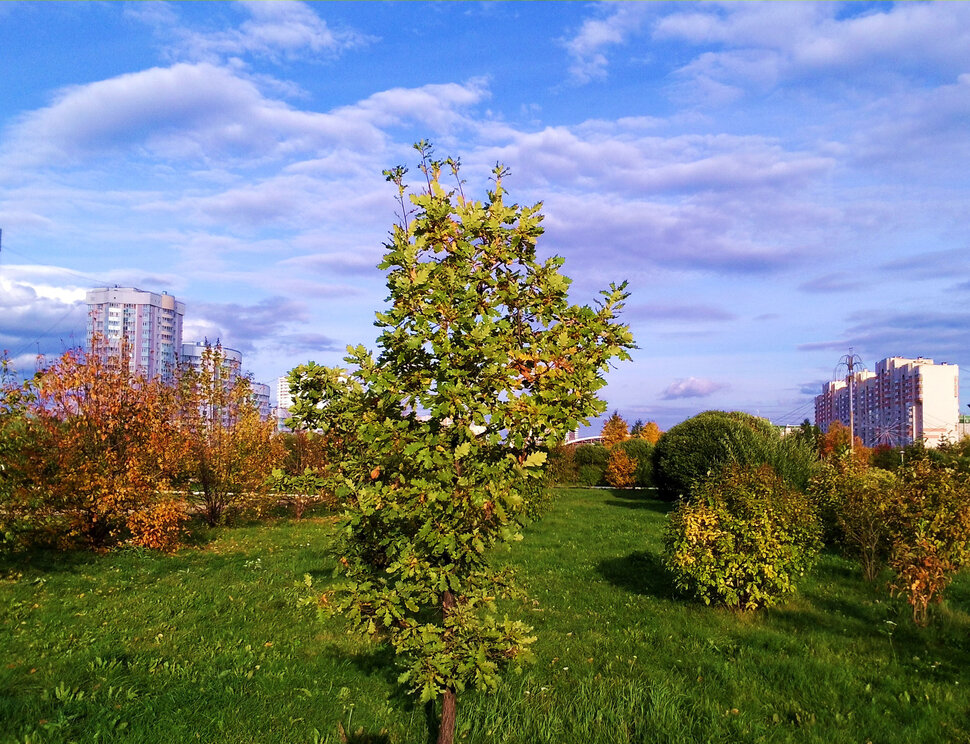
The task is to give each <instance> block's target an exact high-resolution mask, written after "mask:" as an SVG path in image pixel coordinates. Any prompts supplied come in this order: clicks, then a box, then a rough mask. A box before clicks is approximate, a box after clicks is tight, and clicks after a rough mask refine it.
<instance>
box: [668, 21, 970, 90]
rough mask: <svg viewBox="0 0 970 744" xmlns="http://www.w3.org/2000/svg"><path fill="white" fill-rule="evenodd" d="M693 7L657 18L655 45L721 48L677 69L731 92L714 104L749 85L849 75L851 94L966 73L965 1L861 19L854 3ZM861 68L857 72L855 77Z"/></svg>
mask: <svg viewBox="0 0 970 744" xmlns="http://www.w3.org/2000/svg"><path fill="white" fill-rule="evenodd" d="M681 7H684V6H681ZM687 7H689V8H690V9H689V10H683V11H675V12H673V13H669V14H667V15H666V16H664V17H663V18H660V19H659V20H658V21H657V22H656V23H655V24H654V26H653V28H652V35H653V38H654V39H656V40H658V41H685V42H687V43H689V44H693V45H696V46H698V47H709V46H711V45H714V46H715V47H718V46H719V47H721V48H720V49H714V50H707V51H704V52H703V53H701V54H700V55H698V56H697V57H696V58H695V59H693V60H692V61H690V62H689V63H687V64H686V65H683V66H682V67H681V68H680V70H679V71H678V76H679V77H681V78H682V79H686V80H690V81H693V83H694V84H695V85H698V86H701V87H702V88H703V89H705V91H706V92H714V93H717V94H720V95H723V93H724V91H725V90H727V91H731V95H730V96H728V97H727V98H726V99H725V100H724V101H717V100H715V101H713V102H714V103H720V102H730V101H731V100H734V98H736V97H737V95H738V94H739V91H740V90H741V89H742V88H744V87H747V86H750V85H754V86H756V87H757V88H760V89H763V90H764V89H768V88H771V87H773V86H774V85H775V84H777V83H778V82H779V81H782V80H795V79H800V78H801V79H804V80H806V81H810V82H812V83H813V84H817V83H818V82H819V76H821V75H832V76H838V77H835V78H834V79H835V80H836V81H837V82H840V83H841V82H844V81H845V79H846V76H847V75H848V76H851V79H852V85H853V87H854V88H858V87H865V86H867V85H869V84H872V83H877V82H881V81H885V80H886V79H887V78H890V77H893V76H899V75H905V74H909V75H913V76H915V77H922V76H924V75H926V74H927V73H928V72H931V71H932V72H936V73H937V74H941V73H942V74H943V75H944V76H946V75H951V76H955V75H957V74H959V73H962V72H964V70H965V68H966V50H967V48H970V6H968V5H967V4H965V3H897V4H889V3H886V4H881V5H878V6H876V7H875V8H872V9H868V10H865V11H862V12H859V13H855V12H853V11H854V10H855V8H853V7H852V5H851V4H849V5H848V6H840V5H839V4H837V3H711V4H706V5H703V6H697V5H692V6H687ZM846 9H847V10H848V12H844V11H845V10H846ZM850 13H851V14H850ZM856 71H858V72H859V73H860V74H859V75H853V73H854V72H856ZM719 86H720V88H721V89H720V90H719ZM698 97H700V96H698ZM709 102H710V101H709Z"/></svg>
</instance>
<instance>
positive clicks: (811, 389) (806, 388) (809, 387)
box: [798, 380, 828, 395]
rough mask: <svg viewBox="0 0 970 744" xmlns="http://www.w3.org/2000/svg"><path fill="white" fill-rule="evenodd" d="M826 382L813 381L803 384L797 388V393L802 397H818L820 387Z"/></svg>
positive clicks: (820, 390)
mask: <svg viewBox="0 0 970 744" xmlns="http://www.w3.org/2000/svg"><path fill="white" fill-rule="evenodd" d="M827 382H828V380H813V381H811V382H803V383H802V384H801V385H799V386H798V392H800V393H801V394H802V395H818V394H819V393H821V392H822V386H823V385H825V383H827Z"/></svg>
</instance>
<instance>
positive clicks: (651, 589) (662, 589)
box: [596, 551, 678, 599]
mask: <svg viewBox="0 0 970 744" xmlns="http://www.w3.org/2000/svg"><path fill="white" fill-rule="evenodd" d="M596 571H597V573H598V574H599V575H600V576H602V577H603V578H604V579H606V581H608V582H609V583H611V584H613V586H616V587H619V588H621V589H626V590H627V591H628V592H633V593H635V594H643V595H646V596H649V597H655V598H657V599H677V598H678V595H677V592H676V591H675V589H674V586H673V582H672V581H671V579H670V574H669V573H667V569H665V568H664V567H663V564H662V563H661V562H660V557H659V556H657V555H655V554H653V553H649V552H646V551H637V552H635V553H630V555H627V556H623V557H622V558H610V559H608V560H605V561H602V562H600V564H599V565H598V566H597V567H596Z"/></svg>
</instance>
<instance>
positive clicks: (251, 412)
mask: <svg viewBox="0 0 970 744" xmlns="http://www.w3.org/2000/svg"><path fill="white" fill-rule="evenodd" d="M231 365H232V362H231V361H230V360H227V358H226V356H225V353H224V352H223V350H222V348H221V347H220V346H218V345H216V346H206V348H205V349H204V350H203V352H202V358H201V362H200V365H199V368H197V369H196V368H194V367H185V368H183V369H181V370H179V373H178V379H177V381H176V384H175V387H174V389H175V391H176V394H177V402H178V406H177V407H178V434H179V440H180V442H181V443H182V446H183V447H184V455H183V456H182V458H181V462H180V470H179V485H180V486H181V487H182V488H184V489H185V490H186V491H187V492H188V493H189V494H190V496H189V497H190V499H191V501H192V502H193V505H194V506H195V507H196V509H198V511H199V513H200V514H201V515H202V518H203V519H204V520H205V522H206V524H208V525H209V526H210V527H212V526H215V525H217V524H221V523H223V522H225V521H227V520H231V519H234V518H237V517H239V516H241V515H245V514H256V515H259V514H260V513H262V512H264V511H266V510H267V509H268V508H270V507H271V506H272V504H271V498H272V497H271V495H270V491H271V489H270V486H271V479H270V475H271V473H272V471H273V468H274V467H276V465H277V463H279V462H280V461H281V459H282V451H281V448H282V444H281V442H280V441H279V440H278V439H277V438H275V437H274V436H273V433H274V424H273V422H272V421H264V420H263V419H262V418H261V416H260V414H259V408H258V407H257V405H256V402H255V400H254V398H253V392H252V388H251V386H250V382H249V380H248V379H246V378H245V377H242V376H239V375H238V374H237V372H236V371H234V370H233V369H232V366H231Z"/></svg>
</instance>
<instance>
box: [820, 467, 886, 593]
mask: <svg viewBox="0 0 970 744" xmlns="http://www.w3.org/2000/svg"><path fill="white" fill-rule="evenodd" d="M896 490H897V479H896V476H895V475H894V474H893V473H891V472H888V471H886V470H882V469H879V468H870V467H867V466H865V465H862V464H860V463H859V462H858V461H854V460H852V459H851V458H849V457H843V458H830V459H828V460H825V461H824V462H822V463H820V464H819V466H818V469H817V471H816V473H815V475H814V476H813V477H812V481H811V484H810V486H809V493H810V495H811V496H812V498H813V499H814V500H815V503H816V506H817V508H818V511H819V514H820V515H821V516H822V522H823V527H824V531H825V535H826V538H827V541H828V543H829V544H832V545H837V546H839V547H840V548H841V549H842V551H843V552H844V553H846V554H847V555H849V556H851V557H854V558H856V559H858V561H859V564H860V566H861V567H862V575H863V577H864V578H865V579H866V580H867V581H875V579H876V577H877V576H878V574H879V571H880V569H881V568H882V566H883V565H885V562H886V559H887V557H888V556H889V551H890V548H891V546H892V537H893V534H892V532H893V530H892V523H893V521H894V519H895V504H896V499H897V493H896Z"/></svg>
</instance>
